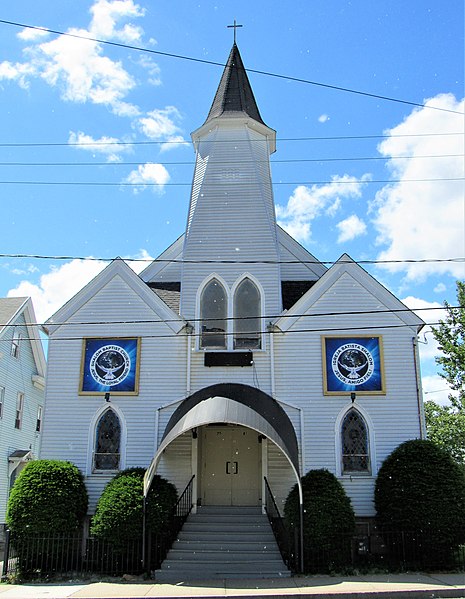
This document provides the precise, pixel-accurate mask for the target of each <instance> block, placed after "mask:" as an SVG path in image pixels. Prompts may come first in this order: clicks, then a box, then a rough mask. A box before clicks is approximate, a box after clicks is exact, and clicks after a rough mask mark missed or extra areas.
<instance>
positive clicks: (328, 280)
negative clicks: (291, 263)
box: [273, 254, 425, 332]
mask: <svg viewBox="0 0 465 599" xmlns="http://www.w3.org/2000/svg"><path fill="white" fill-rule="evenodd" d="M345 273H347V274H349V275H350V276H351V277H353V278H354V279H355V280H356V281H357V282H358V283H360V285H361V286H362V287H364V288H365V289H366V291H367V292H368V293H370V294H371V295H373V297H376V298H377V299H378V300H379V301H380V302H381V303H382V304H383V305H384V306H386V308H387V309H388V310H389V311H391V312H393V313H394V314H395V315H396V316H397V318H399V320H401V321H402V322H404V323H405V324H406V325H407V326H411V327H413V328H416V329H417V331H418V332H419V331H420V330H421V329H422V328H423V327H424V325H425V323H424V321H423V320H422V319H421V318H420V317H419V316H417V315H416V314H415V313H414V312H413V311H412V310H410V309H409V308H408V307H407V306H406V305H405V304H403V303H402V302H401V301H400V299H398V298H397V297H396V296H395V295H394V294H393V293H391V292H390V291H389V290H388V289H386V287H384V285H382V284H381V283H379V281H377V280H376V279H375V278H374V277H372V276H371V275H370V274H369V273H368V272H367V271H366V270H364V269H363V268H362V267H361V266H360V265H359V264H357V263H356V262H355V261H354V260H353V259H352V258H351V257H350V256H349V255H348V254H343V255H342V256H341V257H340V258H339V260H338V261H337V262H335V263H334V264H333V266H332V267H331V268H330V269H328V270H327V271H326V273H325V274H324V275H323V276H322V277H321V278H320V279H319V280H318V281H317V282H316V283H315V284H314V285H313V286H312V287H311V288H310V289H309V290H308V291H307V293H305V295H303V296H302V297H301V298H300V300H298V301H297V302H296V303H295V304H294V305H293V306H292V308H290V309H289V310H288V311H287V312H286V313H285V314H282V315H281V316H279V317H278V318H277V319H276V320H275V322H274V323H273V324H274V325H275V326H277V327H278V328H279V329H280V330H281V331H283V332H284V331H287V330H289V329H290V328H291V327H292V326H293V324H294V323H295V322H296V320H298V318H299V316H300V315H301V314H305V313H306V312H307V311H308V310H310V309H311V307H312V306H313V305H314V304H315V302H316V301H317V300H319V299H320V298H321V297H322V296H323V295H324V294H325V293H326V291H327V290H328V289H329V288H330V287H331V286H332V285H333V284H334V283H335V282H336V281H337V280H338V279H339V278H340V277H341V276H342V275H343V274H345ZM380 312H381V310H380ZM293 316H295V317H294V318H293ZM372 316H373V314H372Z"/></svg>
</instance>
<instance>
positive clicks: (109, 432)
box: [94, 408, 121, 470]
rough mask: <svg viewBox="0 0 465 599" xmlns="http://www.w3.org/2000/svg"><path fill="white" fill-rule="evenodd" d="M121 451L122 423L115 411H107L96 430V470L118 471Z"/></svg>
mask: <svg viewBox="0 0 465 599" xmlns="http://www.w3.org/2000/svg"><path fill="white" fill-rule="evenodd" d="M120 451H121V423H120V421H119V418H118V416H117V414H116V413H115V411H114V410H112V409H111V408H109V409H108V410H105V412H104V413H103V414H102V416H101V417H100V418H99V420H98V422H97V426H96V428H95V451H94V469H95V470H118V469H119V464H120V456H121V454H120Z"/></svg>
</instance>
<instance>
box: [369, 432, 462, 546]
mask: <svg viewBox="0 0 465 599" xmlns="http://www.w3.org/2000/svg"><path fill="white" fill-rule="evenodd" d="M375 507H376V511H377V515H378V520H379V522H380V524H381V525H382V527H383V529H384V530H386V531H395V532H411V533H416V534H417V535H421V536H423V537H424V538H425V539H428V545H429V546H430V547H431V550H432V552H438V551H439V550H441V549H443V548H446V547H449V548H450V549H451V550H453V548H455V547H457V546H458V545H460V544H461V543H463V542H464V541H465V476H464V473H463V470H462V469H461V468H460V467H459V466H458V464H457V463H456V462H455V461H454V460H453V459H452V457H451V456H450V455H449V454H448V453H447V452H446V451H444V450H443V449H441V448H440V447H438V446H437V445H435V444H434V443H433V442H432V441H427V440H420V439H415V440H412V441H406V442H405V443H402V444H401V445H399V447H397V449H395V450H394V451H393V452H392V453H391V455H390V456H388V457H387V458H386V460H385V461H384V463H383V465H382V466H381V468H380V470H379V473H378V478H377V481H376V488H375Z"/></svg>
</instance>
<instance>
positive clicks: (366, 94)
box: [0, 19, 462, 114]
mask: <svg viewBox="0 0 465 599" xmlns="http://www.w3.org/2000/svg"><path fill="white" fill-rule="evenodd" d="M0 23H3V24H4V25H12V26H14V27H23V28H25V29H35V30H39V31H45V32H47V33H53V34H54V35H64V36H67V37H72V38H75V39H82V40H86V41H91V42H96V43H98V44H105V45H108V46H115V47H118V48H125V49H127V50H136V51H137V52H146V53H148V54H156V55H158V56H165V57H168V58H177V59H179V60H188V61H190V62H198V63H202V64H208V65H213V66H220V67H223V68H224V67H226V64H224V63H222V62H215V61H212V60H206V59H202V58H194V57H192V56H185V55H182V54H174V53H172V52H162V51H161V50H152V49H151V48H144V47H141V46H134V45H130V44H123V43H122V42H111V41H109V40H102V39H99V38H94V37H90V36H84V35H78V34H77V33H69V32H65V31H59V30H56V29H49V28H47V27H38V26H36V25H28V24H25V23H18V22H15V21H7V20H5V19H0ZM244 71H245V72H246V73H256V74H258V75H265V76H267V77H274V78H277V79H284V80H286V81H294V82H296V83H304V84H307V85H313V86H316V87H323V88H325V89H332V90H335V91H341V92H345V93H350V94H356V95H359V96H364V97H368V98H375V99H377V100H386V101H388V102H395V103H398V104H406V105H408V106H416V107H420V108H429V109H431V110H439V111H441V112H451V113H454V114H462V113H461V112H459V111H457V110H450V109H446V108H440V107H439V106H428V105H426V104H421V103H419V102H411V101H409V100H401V99H399V98H393V97H390V96H383V95H380V94H373V93H369V92H364V91H360V90H355V89H351V88H347V87H341V86H338V85H330V84H327V83H321V82H318V81H311V80H310V79H303V78H301V77H291V76H289V75H282V74H279V73H273V72H270V71H262V70H259V69H244Z"/></svg>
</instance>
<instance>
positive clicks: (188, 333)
mask: <svg viewBox="0 0 465 599" xmlns="http://www.w3.org/2000/svg"><path fill="white" fill-rule="evenodd" d="M184 328H185V329H186V338H187V359H186V397H189V395H190V394H191V369H192V341H191V338H192V333H193V331H194V327H193V326H192V325H191V324H189V323H187V324H186V326H185V327H184Z"/></svg>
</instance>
